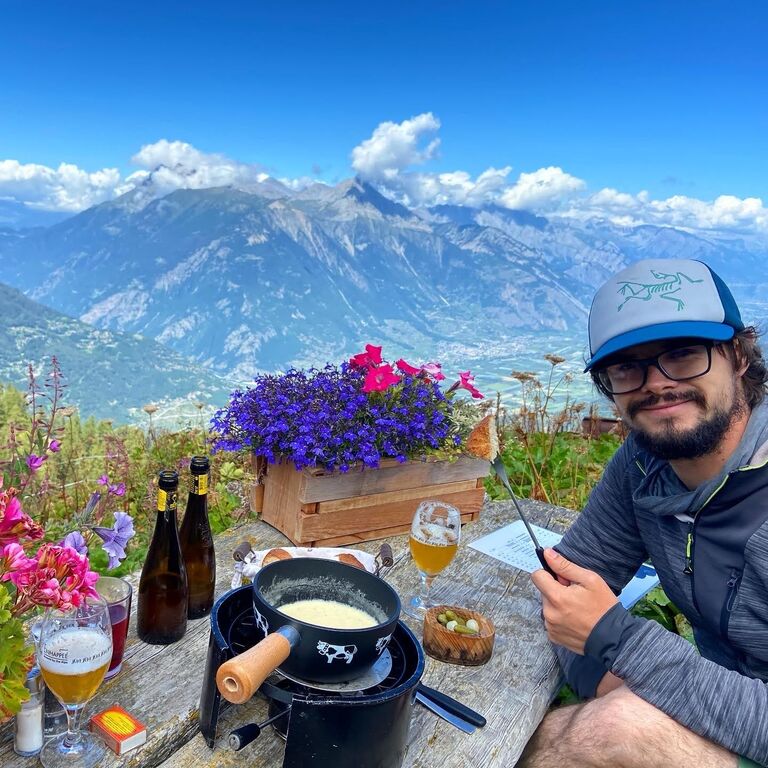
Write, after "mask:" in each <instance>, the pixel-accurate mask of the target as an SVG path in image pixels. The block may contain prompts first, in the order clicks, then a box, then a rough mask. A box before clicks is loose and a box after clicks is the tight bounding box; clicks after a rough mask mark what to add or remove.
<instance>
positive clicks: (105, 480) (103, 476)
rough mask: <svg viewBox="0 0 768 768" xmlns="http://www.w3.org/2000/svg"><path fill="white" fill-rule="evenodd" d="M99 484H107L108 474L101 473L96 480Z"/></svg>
mask: <svg viewBox="0 0 768 768" xmlns="http://www.w3.org/2000/svg"><path fill="white" fill-rule="evenodd" d="M96 482H97V483H98V484H99V485H109V476H108V475H102V476H101V477H100V478H99V479H98V480H97V481H96Z"/></svg>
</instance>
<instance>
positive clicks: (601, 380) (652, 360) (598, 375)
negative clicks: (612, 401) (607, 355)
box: [593, 339, 716, 395]
mask: <svg viewBox="0 0 768 768" xmlns="http://www.w3.org/2000/svg"><path fill="white" fill-rule="evenodd" d="M714 346H716V343H715V342H714V341H709V340H707V339H700V340H697V341H696V342H695V343H693V344H681V345H680V346H679V347H672V348H671V349H665V350H664V351H663V352H659V354H658V355H655V356H654V357H645V358H643V359H642V360H625V361H621V360H616V361H615V362H612V363H609V364H608V365H605V366H601V367H600V368H598V370H596V371H593V373H594V376H595V380H596V382H597V383H598V385H599V387H600V388H601V389H602V390H603V391H604V392H605V394H607V395H628V394H630V392H637V390H638V389H642V388H643V387H644V386H645V382H646V381H648V369H649V368H650V367H651V366H654V367H655V368H658V369H659V371H661V373H662V374H663V375H664V376H666V377H667V378H668V379H669V380H670V381H691V380H693V379H698V378H699V377H701V376H706V375H707V374H708V373H709V372H710V370H712V348H713V347H714ZM686 347H704V348H705V349H706V350H707V367H706V369H705V370H703V371H702V372H701V373H697V374H695V375H693V376H683V377H682V378H676V377H675V376H670V375H669V373H667V371H665V370H664V367H663V366H662V364H661V363H660V362H659V358H660V357H663V356H664V355H668V354H669V353H670V352H674V351H676V350H678V349H685V348H686ZM621 362H627V363H635V364H637V365H640V366H641V367H642V369H643V380H642V381H641V382H640V384H638V385H637V386H636V387H632V389H625V390H621V391H620V392H614V391H613V390H612V389H611V387H610V384H609V381H608V375H607V373H606V371H607V369H608V368H609V367H610V366H611V365H618V364H619V363H621Z"/></svg>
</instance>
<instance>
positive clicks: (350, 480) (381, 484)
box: [269, 456, 489, 501]
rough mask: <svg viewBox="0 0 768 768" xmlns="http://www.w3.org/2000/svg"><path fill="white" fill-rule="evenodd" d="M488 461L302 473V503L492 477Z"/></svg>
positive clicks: (467, 459)
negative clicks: (322, 473) (325, 473)
mask: <svg viewBox="0 0 768 768" xmlns="http://www.w3.org/2000/svg"><path fill="white" fill-rule="evenodd" d="M269 471H270V473H271V472H272V467H270V468H269ZM488 471H489V465H488V462H487V461H483V460H482V459H475V458H472V457H471V456H459V458H458V459H456V461H451V462H436V461H407V462H405V463H404V464H398V463H394V464H391V463H389V462H386V463H382V466H380V467H379V468H378V469H377V470H375V471H366V470H352V471H350V472H344V473H342V472H338V473H334V474H331V475H321V474H310V473H309V472H304V473H302V474H303V475H304V476H305V477H306V484H305V485H304V488H303V489H302V494H303V495H302V496H301V500H302V501H331V500H333V499H346V498H349V497H351V496H369V495H371V494H374V493H387V492H389V491H397V490H400V489H402V488H423V487H425V486H429V485H439V484H441V483H454V482H458V481H460V480H474V479H476V478H478V477H484V476H485V475H487V474H488Z"/></svg>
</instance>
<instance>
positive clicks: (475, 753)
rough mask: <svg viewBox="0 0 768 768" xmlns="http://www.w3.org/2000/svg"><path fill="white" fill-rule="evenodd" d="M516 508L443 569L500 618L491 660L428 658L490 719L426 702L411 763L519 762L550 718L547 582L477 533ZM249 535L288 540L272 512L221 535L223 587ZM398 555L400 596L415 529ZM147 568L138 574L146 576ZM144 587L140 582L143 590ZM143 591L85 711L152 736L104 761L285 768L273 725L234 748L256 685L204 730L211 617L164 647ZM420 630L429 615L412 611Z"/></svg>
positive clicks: (441, 585)
mask: <svg viewBox="0 0 768 768" xmlns="http://www.w3.org/2000/svg"><path fill="white" fill-rule="evenodd" d="M524 507H525V511H526V512H527V513H528V514H529V515H530V518H531V520H532V521H534V522H536V523H538V524H539V525H542V526H544V527H547V528H550V529H551V530H557V531H561V532H562V531H563V530H564V529H565V528H567V527H568V525H569V524H570V522H572V520H573V519H574V516H575V513H574V512H571V511H569V510H565V509H562V508H559V507H551V506H548V505H546V504H541V503H539V502H533V501H525V502H524ZM515 519H517V517H516V514H515V511H514V507H513V505H512V504H511V502H490V501H486V502H485V505H484V507H483V511H482V514H481V515H480V519H479V520H478V521H477V522H473V523H470V524H468V525H465V526H464V528H463V533H462V542H461V546H460V547H459V553H458V555H457V557H456V559H455V560H454V562H453V563H452V564H451V565H450V567H449V568H448V569H447V570H446V571H445V573H444V574H442V575H441V576H440V577H438V578H437V579H436V580H435V584H434V587H433V591H434V597H435V599H436V600H438V601H441V602H447V603H451V604H454V605H463V606H467V607H469V608H474V609H476V610H478V611H481V612H482V613H484V614H486V615H487V616H489V617H490V618H491V619H492V620H493V621H494V623H495V625H496V643H495V646H494V652H493V657H492V658H491V660H490V661H489V662H488V663H487V664H485V665H483V666H480V667H460V666H456V665H452V664H444V663H441V662H438V661H435V660H433V659H431V658H429V657H427V659H426V661H427V664H426V671H425V675H424V678H423V680H424V682H425V683H426V684H428V685H430V686H433V687H435V688H438V689H440V690H441V691H443V692H445V693H447V694H450V695H451V696H454V697H455V698H457V699H459V700H460V701H463V702H465V703H466V704H468V705H469V706H471V707H473V708H474V709H476V710H478V711H479V712H482V713H483V714H484V715H485V717H486V718H487V720H488V724H487V725H486V726H485V727H484V728H482V729H478V730H477V731H475V733H473V734H471V735H467V734H464V733H462V732H460V731H459V730H457V729H456V728H455V727H453V726H452V725H449V724H448V723H447V722H445V721H444V720H442V719H440V718H438V717H437V716H435V715H434V714H432V713H431V712H429V711H427V710H426V709H424V707H422V706H420V705H417V706H415V707H414V711H413V718H412V721H411V730H410V736H409V745H408V753H407V755H406V758H405V762H404V763H403V765H404V766H418V768H432V767H434V768H444V766H454V765H467V766H483V767H484V768H495V767H496V766H498V767H499V768H501V767H502V766H503V767H504V768H511V766H514V764H515V762H516V761H517V759H518V758H519V756H520V753H521V752H522V750H523V748H524V746H525V744H526V743H527V741H528V739H529V738H530V736H531V734H532V733H533V731H534V730H535V729H536V727H537V725H538V724H539V722H540V721H541V719H542V717H543V716H544V713H545V712H546V710H547V707H548V706H549V704H550V701H551V699H552V697H553V695H554V694H555V692H556V691H557V689H558V687H559V685H560V671H559V667H558V665H557V661H556V659H555V656H554V653H553V652H552V650H551V648H550V646H549V641H548V640H547V638H546V635H545V633H544V629H543V626H542V623H541V619H540V603H539V599H538V593H537V592H536V590H535V589H534V588H533V586H532V585H531V582H530V577H529V575H528V574H527V573H522V572H520V571H518V570H516V569H515V568H512V567H510V566H508V565H505V564H504V563H502V562H500V561H498V560H496V559H495V558H492V557H490V556H488V555H484V554H482V553H480V552H478V551H476V550H474V549H472V548H470V547H469V546H467V545H468V544H469V542H471V541H473V540H475V539H477V538H480V537H481V536H484V535H485V534H487V533H490V532H491V531H493V530H496V529H497V528H500V527H502V526H503V525H506V524H507V523H509V522H512V521H513V520H515ZM244 538H248V539H249V540H250V541H251V542H252V543H253V544H254V545H255V548H257V549H267V548H270V547H277V546H286V545H288V544H289V542H288V541H287V539H285V537H284V536H283V535H282V534H280V533H279V532H278V531H276V530H275V529H273V528H271V527H270V526H268V525H266V524H265V523H262V522H249V523H245V524H243V525H240V526H238V527H237V528H235V529H233V530H231V531H228V532H227V533H226V534H222V535H221V536H219V537H218V538H217V541H216V550H217V569H218V574H219V576H218V580H217V581H218V583H217V592H218V594H221V593H223V592H225V591H226V590H227V589H228V588H229V584H230V578H231V575H232V564H233V561H232V559H231V552H232V550H233V549H234V547H235V546H236V545H237V544H238V543H239V542H240V541H242V540H243V539H244ZM388 541H389V543H390V544H391V546H392V549H393V552H394V556H395V565H394V566H393V568H392V569H391V570H390V571H389V573H387V574H386V579H387V581H389V583H390V584H392V585H393V586H394V587H395V588H396V589H397V591H398V592H399V593H400V594H401V595H403V596H404V595H407V594H409V593H412V592H413V591H414V590H415V589H416V588H417V585H418V574H417V572H416V569H415V567H414V565H413V563H412V562H411V561H410V557H409V555H408V543H407V537H406V536H404V535H402V536H397V537H394V538H391V539H388ZM380 544H381V542H375V541H373V542H365V543H363V544H361V545H359V548H360V549H364V550H366V551H368V552H377V551H378V548H379V546H380ZM137 579H138V576H137V575H136V576H134V577H133V579H132V580H133V583H134V584H136V581H137ZM134 597H135V593H134ZM135 612H136V601H135V599H134V605H133V615H132V618H131V629H130V632H129V636H128V645H127V648H126V653H125V660H124V662H123V669H122V671H121V672H120V674H118V675H117V676H116V677H115V678H114V679H113V680H111V681H108V682H106V683H104V684H103V685H102V686H101V688H100V689H99V691H98V693H97V694H96V696H95V698H94V699H93V700H92V701H91V702H90V703H89V704H88V705H87V707H86V716H88V715H89V714H92V713H94V712H97V711H99V710H101V709H104V708H106V707H108V706H110V705H112V704H115V703H117V704H120V705H121V706H123V707H124V708H125V709H127V710H128V711H129V712H131V713H133V714H134V715H135V716H136V717H138V718H139V719H140V720H141V721H142V722H144V723H145V724H146V725H147V727H148V732H149V736H148V739H147V743H146V744H145V745H144V746H143V747H141V748H140V749H136V750H133V751H131V752H129V753H128V754H127V755H125V756H123V757H122V758H118V757H116V756H114V755H113V754H112V753H109V757H108V758H107V759H105V760H104V761H102V765H104V766H130V768H154V766H163V768H203V767H205V768H210V767H212V766H229V765H232V766H242V765H249V766H253V767H254V768H262V767H264V768H266V767H267V766H273V767H274V768H279V766H281V765H282V759H283V750H284V746H283V742H281V741H280V739H279V738H278V737H277V736H276V735H275V734H274V732H273V731H272V730H271V729H265V731H264V733H263V734H262V735H261V736H260V737H259V738H258V739H257V740H256V741H255V742H254V743H253V744H251V745H249V746H248V747H245V749H243V750H242V751H241V752H239V753H234V752H231V751H230V750H229V749H228V748H227V747H226V736H227V735H228V733H229V731H230V730H231V729H232V728H234V727H237V726H239V725H242V724H244V723H247V722H254V721H256V722H259V721H261V720H263V719H265V718H266V714H265V713H266V704H265V702H264V700H263V699H262V698H261V697H260V696H255V697H254V698H253V699H252V700H251V701H250V702H249V703H248V704H245V705H242V706H240V707H230V708H229V709H228V710H227V711H226V712H225V713H224V714H222V716H221V718H220V719H219V727H218V734H219V737H218V740H217V743H216V747H215V749H214V750H213V751H211V750H210V749H209V748H208V747H207V746H206V744H205V741H204V740H203V737H202V736H201V735H200V733H199V731H198V724H197V716H198V701H199V697H200V691H201V686H202V678H203V673H204V668H205V654H206V649H207V646H208V634H209V620H208V619H207V618H206V619H199V620H197V621H192V622H190V623H189V627H188V630H187V633H186V635H185V636H184V638H183V639H182V640H180V641H179V642H177V643H175V644H173V645H169V646H153V645H147V644H145V643H142V642H140V641H139V640H138V639H137V638H136V630H135V627H136V621H135V618H136V617H135ZM403 618H404V619H405V621H406V622H407V623H408V625H409V626H410V628H411V629H412V630H414V632H415V633H416V635H417V636H418V637H421V627H420V626H418V622H416V621H413V620H411V619H410V618H408V617H407V616H404V617H403ZM12 738H13V731H12V727H10V726H9V725H6V726H4V727H3V728H2V730H0V765H2V766H3V767H4V768H17V767H19V768H24V767H25V766H29V767H31V766H33V765H38V764H39V763H38V762H37V758H21V757H18V756H17V755H16V754H15V753H14V752H13V749H12Z"/></svg>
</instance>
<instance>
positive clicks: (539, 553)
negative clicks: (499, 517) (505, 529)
mask: <svg viewBox="0 0 768 768" xmlns="http://www.w3.org/2000/svg"><path fill="white" fill-rule="evenodd" d="M491 466H493V468H494V470H496V477H498V478H499V480H501V482H502V483H503V485H504V487H505V488H506V489H507V493H509V495H510V497H511V499H512V501H513V502H514V504H515V509H516V510H517V514H518V515H520V519H521V520H522V521H523V525H525V529H526V530H527V531H528V535H529V536H530V537H531V541H532V542H533V548H534V549H535V550H536V557H538V558H539V562H540V563H541V567H542V568H543V569H544V570H545V571H546V572H547V573H548V574H549V575H550V576H551V577H552V578H553V579H555V581H557V574H556V573H555V572H554V571H553V570H552V568H550V566H549V563H548V562H547V559H546V557H544V547H542V546H541V544H539V540H538V539H537V538H536V534H535V533H534V532H533V528H531V526H530V524H529V523H528V521H527V520H526V519H525V515H524V514H523V510H522V509H521V508H520V504H519V503H518V501H517V497H516V496H515V492H514V491H513V490H512V485H511V484H510V482H509V477H507V468H506V467H505V466H504V462H503V461H502V460H501V456H497V457H496V458H495V459H494V460H493V461H492V462H491Z"/></svg>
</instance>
